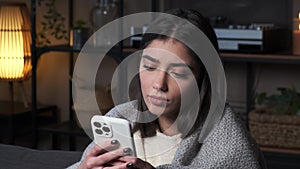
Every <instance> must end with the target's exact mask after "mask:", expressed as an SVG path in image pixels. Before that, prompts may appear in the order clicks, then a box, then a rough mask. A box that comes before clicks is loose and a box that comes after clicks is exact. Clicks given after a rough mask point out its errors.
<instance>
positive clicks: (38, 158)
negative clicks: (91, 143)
mask: <svg viewBox="0 0 300 169" xmlns="http://www.w3.org/2000/svg"><path fill="white" fill-rule="evenodd" d="M81 154H82V153H81V152H75V151H62V150H35V149H30V148H25V147H20V146H13V145H4V144H0V168H7V169H20V168H22V169H35V168H43V169H62V168H66V167H67V166H69V165H71V164H73V163H75V162H77V161H79V160H80V157H81Z"/></svg>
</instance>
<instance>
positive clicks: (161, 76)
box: [153, 70, 168, 92]
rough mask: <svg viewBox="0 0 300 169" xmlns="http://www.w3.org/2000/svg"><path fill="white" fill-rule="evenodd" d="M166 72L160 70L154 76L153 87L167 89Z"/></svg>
mask: <svg viewBox="0 0 300 169" xmlns="http://www.w3.org/2000/svg"><path fill="white" fill-rule="evenodd" d="M167 78H168V73H167V72H166V71H163V70H160V71H158V72H157V74H156V76H155V77H154V82H153V88H154V89H156V90H160V91H163V92H166V91H167V90H168V84H167Z"/></svg>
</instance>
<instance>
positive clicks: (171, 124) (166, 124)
mask: <svg viewBox="0 0 300 169" xmlns="http://www.w3.org/2000/svg"><path fill="white" fill-rule="evenodd" d="M158 124H159V128H160V130H161V132H162V133H164V134H165V135H167V136H174V135H176V134H178V133H179V132H178V129H177V125H176V124H175V120H174V119H170V118H168V117H165V116H160V117H159V118H158Z"/></svg>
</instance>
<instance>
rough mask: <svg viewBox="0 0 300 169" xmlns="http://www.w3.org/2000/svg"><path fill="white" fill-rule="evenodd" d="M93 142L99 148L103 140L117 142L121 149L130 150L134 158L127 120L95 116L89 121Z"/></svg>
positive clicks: (134, 153)
mask: <svg viewBox="0 0 300 169" xmlns="http://www.w3.org/2000/svg"><path fill="white" fill-rule="evenodd" d="M91 125H92V130H93V135H94V141H95V142H96V143H97V144H98V145H100V146H101V143H103V142H104V141H105V140H118V141H119V143H120V147H121V148H127V147H128V148H131V150H132V151H133V152H132V156H136V152H135V146H134V142H133V137H132V133H131V127H130V124H129V122H128V121H127V120H125V119H120V118H115V117H107V116H101V115H95V116H93V117H92V120H91Z"/></svg>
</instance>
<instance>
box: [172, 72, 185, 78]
mask: <svg viewBox="0 0 300 169" xmlns="http://www.w3.org/2000/svg"><path fill="white" fill-rule="evenodd" d="M171 74H172V75H173V77H177V78H183V79H184V78H187V76H188V75H187V74H186V73H176V72H171Z"/></svg>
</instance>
